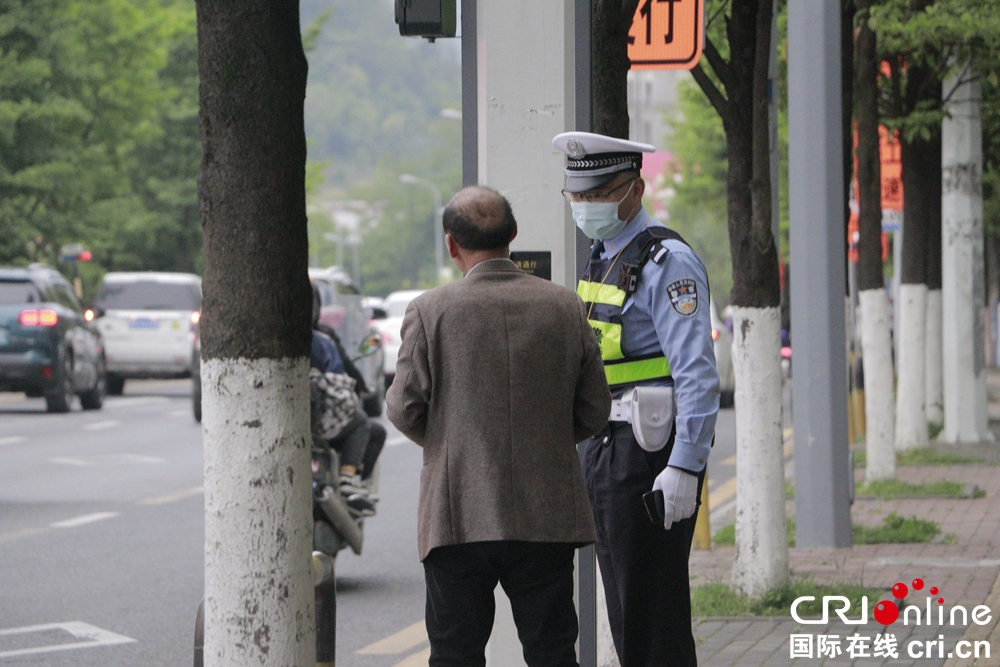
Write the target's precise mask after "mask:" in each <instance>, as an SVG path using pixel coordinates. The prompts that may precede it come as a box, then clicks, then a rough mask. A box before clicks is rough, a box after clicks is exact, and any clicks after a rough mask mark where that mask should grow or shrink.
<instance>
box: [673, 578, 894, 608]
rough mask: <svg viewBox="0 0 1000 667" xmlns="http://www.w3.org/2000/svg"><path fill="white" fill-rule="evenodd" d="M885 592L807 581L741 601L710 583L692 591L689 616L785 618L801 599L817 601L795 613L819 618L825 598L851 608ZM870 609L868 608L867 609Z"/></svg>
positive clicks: (801, 606) (870, 601)
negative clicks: (844, 600) (838, 598)
mask: <svg viewBox="0 0 1000 667" xmlns="http://www.w3.org/2000/svg"><path fill="white" fill-rule="evenodd" d="M883 593H884V591H880V590H877V589H873V588H866V587H865V586H861V585H860V584H832V585H831V584H817V583H814V582H812V581H808V580H801V581H795V582H792V585H791V586H789V587H788V588H786V589H784V590H780V591H774V592H772V593H769V594H767V595H765V596H764V597H763V598H761V599H758V600H752V599H748V598H744V597H740V595H738V594H737V593H736V592H735V591H734V590H733V589H732V588H730V587H729V586H727V585H726V584H723V583H718V582H716V583H711V584H706V585H704V586H698V587H696V588H693V589H692V590H691V615H692V616H695V617H706V616H788V615H789V613H790V611H791V608H792V602H793V601H794V600H795V598H798V597H802V596H803V595H812V596H813V597H815V598H816V599H815V600H813V601H812V602H803V603H802V604H800V605H799V606H798V609H797V610H796V611H797V613H798V614H799V615H800V616H802V617H807V616H810V617H819V616H821V615H822V613H823V609H822V605H823V596H824V595H845V596H847V597H848V598H849V599H850V600H851V608H852V609H857V608H858V607H859V606H860V605H861V598H862V596H865V595H867V596H868V601H869V603H870V604H874V603H875V602H876V601H877V600H878V599H879V596H881V595H883ZM869 606H870V605H869Z"/></svg>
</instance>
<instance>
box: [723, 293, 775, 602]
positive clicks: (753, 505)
mask: <svg viewBox="0 0 1000 667" xmlns="http://www.w3.org/2000/svg"><path fill="white" fill-rule="evenodd" d="M780 334H781V311H780V309H779V308H744V307H741V306H736V307H734V308H733V370H734V372H735V376H736V406H737V409H736V433H737V435H738V437H737V439H736V460H737V462H738V465H739V468H738V471H739V474H738V475H737V477H736V553H735V556H734V559H733V577H732V578H733V586H734V587H735V588H736V589H737V590H738V591H739V592H740V593H741V594H742V595H744V596H747V597H752V598H759V597H761V596H762V595H764V594H765V593H767V592H768V591H772V590H777V589H780V588H782V587H784V586H786V585H787V584H788V537H787V533H786V527H785V466H784V455H783V452H782V441H781V370H780V369H781V366H780V346H781V343H780V340H781V335H780Z"/></svg>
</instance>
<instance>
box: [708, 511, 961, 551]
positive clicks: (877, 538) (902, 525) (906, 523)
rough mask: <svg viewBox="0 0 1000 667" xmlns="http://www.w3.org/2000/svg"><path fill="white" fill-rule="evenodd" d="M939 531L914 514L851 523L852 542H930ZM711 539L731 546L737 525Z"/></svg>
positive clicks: (790, 523) (791, 538) (791, 527)
mask: <svg viewBox="0 0 1000 667" xmlns="http://www.w3.org/2000/svg"><path fill="white" fill-rule="evenodd" d="M786 525H787V528H788V546H790V547H794V546H795V519H788V520H787V521H786ZM940 532H941V529H940V528H939V527H938V525H937V524H936V523H934V522H933V521H925V520H923V519H918V518H917V517H915V516H913V517H910V518H909V519H905V518H903V517H901V516H900V515H898V514H896V513H895V512H893V513H892V514H890V515H889V516H887V517H885V518H884V519H883V520H882V525H880V526H875V527H870V526H862V525H852V526H851V537H852V541H853V543H854V544H918V543H924V542H930V541H932V540H933V539H934V538H935V537H937V536H938V534H939V533H940ZM952 540H954V536H952ZM712 541H713V542H714V543H715V544H717V545H718V546H730V547H731V546H734V545H735V544H736V524H733V523H731V524H728V525H726V526H723V527H722V528H720V529H719V531H718V532H717V533H716V534H715V537H713V538H712ZM949 544H950V542H949Z"/></svg>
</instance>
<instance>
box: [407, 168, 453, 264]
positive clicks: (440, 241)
mask: <svg viewBox="0 0 1000 667" xmlns="http://www.w3.org/2000/svg"><path fill="white" fill-rule="evenodd" d="M399 182H400V183H406V184H407V185H419V186H420V187H422V188H427V189H428V190H430V191H431V194H432V195H433V196H434V281H435V283H440V282H441V279H442V272H443V271H444V228H443V227H442V226H441V215H442V214H443V213H444V208H443V207H442V206H441V190H440V188H438V186H436V185H434V184H433V183H432V182H430V181H428V180H427V179H425V178H418V177H417V176H413V175H412V174H403V175H401V176H400V177H399Z"/></svg>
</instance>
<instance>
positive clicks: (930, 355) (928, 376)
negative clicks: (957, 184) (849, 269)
mask: <svg viewBox="0 0 1000 667" xmlns="http://www.w3.org/2000/svg"><path fill="white" fill-rule="evenodd" d="M938 236H940V233H939V234H938ZM938 250H939V254H940V244H939V245H938ZM938 269H939V270H938V276H940V275H941V272H940V263H939V264H938ZM940 282H941V281H940V277H939V278H938V288H937V289H928V290H927V319H926V325H927V330H926V333H925V334H924V342H925V343H926V345H927V347H926V350H925V357H924V358H925V361H924V369H925V370H924V383H925V384H924V401H925V403H926V406H927V422H928V423H929V424H934V425H936V426H938V427H940V426H941V425H943V424H944V390H943V388H942V381H943V380H942V372H943V369H942V367H941V286H940Z"/></svg>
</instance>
